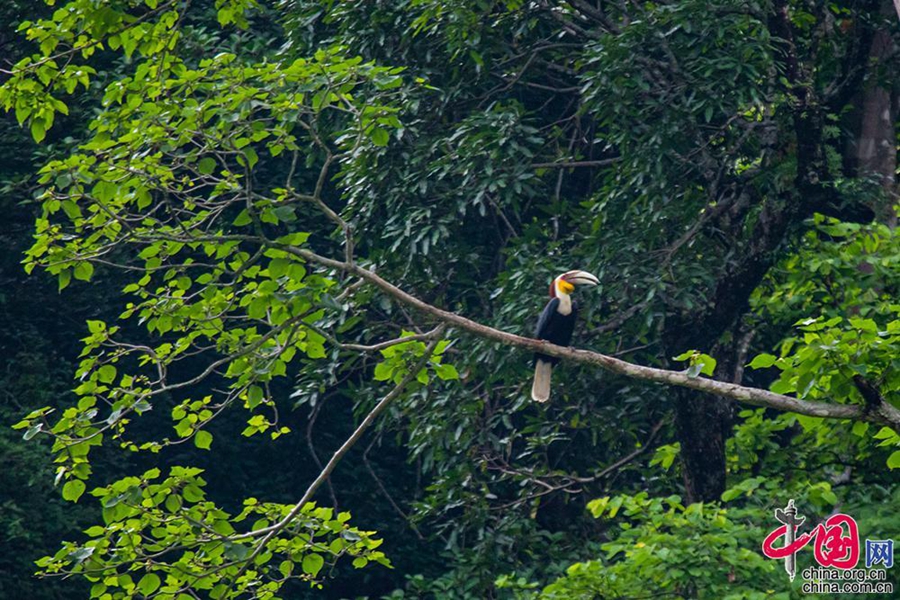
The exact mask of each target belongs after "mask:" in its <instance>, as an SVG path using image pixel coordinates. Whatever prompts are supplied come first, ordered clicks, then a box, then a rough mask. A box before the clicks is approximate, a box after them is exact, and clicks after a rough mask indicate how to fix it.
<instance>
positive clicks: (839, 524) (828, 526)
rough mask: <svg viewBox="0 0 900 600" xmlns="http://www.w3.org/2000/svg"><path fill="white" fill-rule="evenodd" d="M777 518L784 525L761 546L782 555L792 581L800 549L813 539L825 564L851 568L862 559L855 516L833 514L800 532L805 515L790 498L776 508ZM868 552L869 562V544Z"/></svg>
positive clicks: (818, 557)
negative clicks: (813, 526) (801, 514)
mask: <svg viewBox="0 0 900 600" xmlns="http://www.w3.org/2000/svg"><path fill="white" fill-rule="evenodd" d="M775 518H776V519H777V520H778V521H779V522H780V523H782V525H781V526H780V527H778V528H776V529H775V530H774V531H773V532H772V533H770V534H769V535H768V536H766V539H765V541H764V542H763V546H762V550H763V554H765V555H766V556H767V557H769V558H775V559H781V558H783V559H784V570H785V571H787V574H788V576H789V577H790V578H791V581H793V580H794V577H795V576H796V574H797V557H796V555H797V552H798V551H799V550H800V549H801V548H803V547H804V546H806V545H807V544H809V543H810V542H811V541H814V542H815V544H814V546H813V549H814V553H815V557H816V561H817V562H818V563H819V564H820V565H821V566H823V567H836V568H838V569H852V568H854V567H856V565H857V563H858V562H859V529H858V527H857V526H856V520H855V519H854V518H853V517H851V516H849V515H844V514H836V515H831V516H830V517H828V518H827V519H826V520H825V522H824V523H819V524H818V525H816V527H815V529H813V530H812V531H810V532H808V533H803V534H800V535H798V529H799V528H800V526H801V525H802V524H803V522H804V521H805V520H806V517H801V516H799V515H797V508H796V507H795V506H794V501H793V500H790V501H789V502H788V504H787V506H786V507H784V509H776V510H775ZM782 538H784V543H783V544H782V545H781V546H776V545H775V544H776V542H778V540H780V539H782ZM882 551H883V550H882ZM866 552H867V558H866V560H867V562H868V552H869V547H868V545H867V546H866ZM873 552H874V551H873ZM873 560H875V559H874V558H873ZM885 560H886V559H885ZM891 560H893V553H891Z"/></svg>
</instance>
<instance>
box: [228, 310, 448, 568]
mask: <svg viewBox="0 0 900 600" xmlns="http://www.w3.org/2000/svg"><path fill="white" fill-rule="evenodd" d="M443 329H444V328H443V327H441V329H440V331H441V332H442V331H443ZM439 341H440V337H439V336H437V337H435V339H433V340H432V341H431V343H429V344H428V346H427V347H426V348H425V353H424V354H423V355H422V358H421V359H419V360H418V361H417V362H416V364H415V365H413V367H412V368H411V369H410V371H409V373H407V374H406V376H405V377H404V378H403V379H402V380H401V381H400V383H398V384H397V385H396V387H394V389H393V390H391V392H390V393H389V394H388V395H387V396H385V397H384V398H382V399H381V401H379V402H378V404H376V405H375V408H373V409H372V410H371V411H370V412H369V414H368V415H366V417H365V418H364V419H363V420H362V422H361V423H360V424H359V426H357V428H356V430H355V431H354V432H353V434H352V435H351V436H350V437H349V438H347V440H346V441H345V442H344V443H343V444H342V445H341V447H340V448H338V449H337V450H336V451H335V453H334V455H332V457H331V460H329V461H328V464H326V465H325V468H324V469H322V471H321V472H320V473H319V475H318V477H316V479H315V480H314V481H313V482H312V483H311V484H310V485H309V487H308V488H306V492H304V494H303V497H302V498H300V500H299V501H298V502H297V503H296V504H295V505H294V507H293V508H292V509H291V510H290V512H288V514H287V515H286V516H285V517H284V518H283V519H282V520H281V521H279V522H277V523H275V524H274V525H271V526H270V527H265V528H263V529H258V530H256V531H251V532H249V533H246V534H244V535H242V536H237V537H236V538H234V539H239V538H247V537H258V536H262V539H261V540H260V541H259V542H258V543H257V544H256V547H255V549H254V550H253V552H252V553H251V554H250V556H248V557H247V559H246V563H245V566H244V569H242V571H241V572H240V573H238V574H237V575H236V576H235V579H237V578H238V577H240V575H241V574H242V573H243V571H244V570H246V568H247V567H249V566H250V565H251V564H253V560H254V559H255V558H256V557H257V556H258V555H259V554H260V553H261V552H262V551H263V550H264V549H265V548H266V545H267V544H268V543H269V541H270V540H271V539H272V538H273V537H275V536H276V535H278V533H279V532H281V531H282V530H284V529H285V528H286V527H288V526H289V525H290V524H291V523H292V522H293V521H294V519H296V518H297V516H298V515H299V514H300V512H301V511H302V510H303V507H304V506H305V505H306V504H307V503H308V502H310V501H311V500H312V498H313V496H314V495H315V493H316V491H317V490H318V489H319V487H321V485H322V484H323V483H324V482H325V481H326V480H327V479H328V478H329V477H330V476H331V473H332V472H333V471H334V469H335V467H337V465H338V463H339V462H341V459H343V458H344V456H345V455H346V454H347V452H349V451H350V449H351V448H353V446H355V445H356V443H357V442H358V441H359V440H360V438H361V437H362V436H363V434H364V433H365V432H366V430H367V429H368V428H369V427H370V426H371V425H372V423H374V422H375V419H377V418H378V416H379V415H380V414H381V413H383V412H384V410H385V409H386V408H387V407H388V405H389V404H390V403H391V402H393V401H394V400H396V399H397V397H398V396H400V394H401V393H403V390H404V389H406V386H407V385H409V384H410V383H411V382H412V381H413V380H414V379H415V378H416V375H417V374H418V373H419V371H420V370H422V369H423V368H424V367H425V365H427V364H428V361H429V360H431V356H432V354H433V353H434V350H435V348H437V345H438V343H439Z"/></svg>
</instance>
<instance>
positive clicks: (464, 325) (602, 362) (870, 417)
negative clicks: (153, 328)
mask: <svg viewBox="0 0 900 600" xmlns="http://www.w3.org/2000/svg"><path fill="white" fill-rule="evenodd" d="M276 245H277V246H278V247H280V248H281V249H283V250H285V251H287V252H289V253H291V254H293V255H295V256H298V257H301V258H303V259H305V260H308V261H310V262H313V263H317V264H320V265H322V266H325V267H328V268H331V269H337V270H339V271H344V272H347V273H351V274H353V275H356V276H358V277H360V278H361V279H364V280H366V281H367V282H369V283H370V284H372V285H374V286H375V287H377V288H378V289H380V290H381V291H382V292H384V293H385V294H387V295H388V296H390V297H392V298H394V299H395V300H398V301H399V302H401V303H403V304H406V305H408V306H411V307H413V308H416V309H418V310H420V311H422V312H424V313H426V314H428V315H431V316H432V317H434V318H436V319H438V320H440V321H442V322H444V323H447V324H448V325H455V326H457V327H459V328H460V329H463V330H464V331H467V332H469V333H472V334H474V335H477V336H479V337H482V338H486V339H490V340H494V341H496V342H500V343H502V344H505V345H508V346H515V347H517V348H521V349H523V350H529V351H532V352H541V353H543V354H549V355H551V356H557V357H559V358H565V359H567V360H571V361H573V362H577V363H582V364H589V365H594V366H597V367H600V368H602V369H604V370H606V371H609V372H611V373H616V374H618V375H624V376H626V377H630V378H632V379H639V380H642V381H651V382H654V383H661V384H664V385H674V386H679V387H684V388H689V389H693V390H698V391H701V392H706V393H709V394H713V395H716V396H721V397H723V398H730V399H732V400H736V401H738V402H741V403H744V404H749V405H752V406H761V407H765V408H773V409H776V410H780V411H785V412H794V413H798V414H801V415H807V416H811V417H820V418H826V419H851V420H855V421H867V422H872V423H878V424H882V425H888V426H890V427H892V428H894V429H896V430H900V410H898V409H897V408H895V407H894V406H892V405H891V404H888V403H886V402H882V403H881V404H880V405H879V406H877V407H875V408H874V409H867V408H866V407H862V406H857V405H849V404H837V403H826V402H813V401H810V400H803V399H800V398H794V397H792V396H786V395H784V394H777V393H775V392H770V391H768V390H763V389H758V388H752V387H746V386H742V385H737V384H735V383H729V382H724V381H716V380H714V379H706V378H703V377H691V376H689V375H688V374H687V373H686V372H681V371H668V370H665V369H657V368H654V367H645V366H642V365H635V364H632V363H629V362H626V361H623V360H619V359H617V358H613V357H611V356H607V355H605V354H600V353H598V352H592V351H590V350H581V349H577V348H563V347H561V346H556V345H554V344H550V343H549V342H546V341H543V340H536V339H531V338H526V337H522V336H520V335H515V334H512V333H508V332H506V331H501V330H499V329H494V328H493V327H489V326H487V325H483V324H481V323H477V322H475V321H472V320H471V319H467V318H465V317H463V316H460V315H458V314H456V313H452V312H449V311H446V310H443V309H440V308H438V307H436V306H432V305H431V304H428V303H426V302H424V301H422V300H420V299H419V298H417V297H415V296H413V295H411V294H409V293H407V292H405V291H404V290H402V289H400V288H399V287H397V286H395V285H394V284H392V283H390V282H389V281H386V280H385V279H383V278H381V277H380V276H379V275H377V274H375V273H373V272H372V271H370V270H368V269H365V268H363V267H360V266H359V265H357V264H348V263H346V262H341V261H338V260H334V259H331V258H327V257H324V256H320V255H318V254H316V253H315V252H312V251H310V250H307V249H305V248H297V247H294V246H288V245H283V244H276Z"/></svg>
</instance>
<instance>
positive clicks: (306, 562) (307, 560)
mask: <svg viewBox="0 0 900 600" xmlns="http://www.w3.org/2000/svg"><path fill="white" fill-rule="evenodd" d="M324 565H325V559H324V558H322V557H321V555H319V554H307V555H306V556H304V557H303V564H302V567H303V572H304V573H306V574H308V575H312V576H313V577H315V576H316V575H318V574H319V571H320V570H322V567H323V566H324Z"/></svg>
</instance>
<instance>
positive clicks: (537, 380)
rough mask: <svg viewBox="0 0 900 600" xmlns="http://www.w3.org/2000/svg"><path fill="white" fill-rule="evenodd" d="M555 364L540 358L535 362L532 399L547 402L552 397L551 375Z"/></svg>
mask: <svg viewBox="0 0 900 600" xmlns="http://www.w3.org/2000/svg"><path fill="white" fill-rule="evenodd" d="M551 373H553V365H551V364H550V363H548V362H546V361H543V360H541V359H538V360H537V361H535V364H534V384H532V386H531V399H532V400H534V401H535V402H546V401H547V400H549V399H550V375H551Z"/></svg>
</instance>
